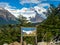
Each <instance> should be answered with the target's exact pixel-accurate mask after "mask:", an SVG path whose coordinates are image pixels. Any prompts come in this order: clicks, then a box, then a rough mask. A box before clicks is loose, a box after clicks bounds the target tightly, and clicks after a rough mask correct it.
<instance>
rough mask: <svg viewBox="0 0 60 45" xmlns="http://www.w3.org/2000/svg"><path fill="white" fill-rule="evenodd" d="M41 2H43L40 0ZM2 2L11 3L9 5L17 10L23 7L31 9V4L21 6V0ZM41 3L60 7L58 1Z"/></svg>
mask: <svg viewBox="0 0 60 45" xmlns="http://www.w3.org/2000/svg"><path fill="white" fill-rule="evenodd" d="M40 1H41V0H40ZM0 2H5V3H9V5H11V6H13V7H16V8H17V9H20V8H23V7H27V8H29V7H30V4H23V5H22V4H21V3H20V2H21V0H0ZM41 3H49V4H54V5H58V4H59V3H60V1H59V0H58V1H57V0H46V1H42V2H41ZM35 5H37V4H35V3H34V4H33V5H32V6H35Z"/></svg>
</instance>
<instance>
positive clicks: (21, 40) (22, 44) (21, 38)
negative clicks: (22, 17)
mask: <svg viewBox="0 0 60 45" xmlns="http://www.w3.org/2000/svg"><path fill="white" fill-rule="evenodd" d="M21 45H23V36H22V29H21Z"/></svg>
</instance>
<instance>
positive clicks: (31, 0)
mask: <svg viewBox="0 0 60 45" xmlns="http://www.w3.org/2000/svg"><path fill="white" fill-rule="evenodd" d="M20 3H21V4H25V3H35V4H37V3H40V0H20Z"/></svg>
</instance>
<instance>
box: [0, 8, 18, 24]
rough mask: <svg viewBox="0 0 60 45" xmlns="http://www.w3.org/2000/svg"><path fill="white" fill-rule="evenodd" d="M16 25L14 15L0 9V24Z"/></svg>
mask: <svg viewBox="0 0 60 45" xmlns="http://www.w3.org/2000/svg"><path fill="white" fill-rule="evenodd" d="M16 23H18V21H17V19H16V18H15V16H14V15H12V14H11V13H10V12H9V11H8V10H5V9H3V8H0V24H16Z"/></svg>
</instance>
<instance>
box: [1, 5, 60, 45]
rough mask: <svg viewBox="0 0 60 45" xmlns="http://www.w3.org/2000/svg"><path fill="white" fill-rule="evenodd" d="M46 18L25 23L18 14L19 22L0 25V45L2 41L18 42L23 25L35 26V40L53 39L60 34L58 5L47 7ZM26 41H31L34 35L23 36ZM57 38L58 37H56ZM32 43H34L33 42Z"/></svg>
mask: <svg viewBox="0 0 60 45" xmlns="http://www.w3.org/2000/svg"><path fill="white" fill-rule="evenodd" d="M47 12H48V14H47V15H46V16H47V19H45V20H44V21H43V22H41V23H38V24H32V23H31V22H29V23H27V21H28V20H26V18H25V17H23V16H19V19H18V20H19V21H20V24H6V25H0V45H3V44H4V43H12V42H15V41H18V42H20V40H21V39H20V37H21V26H23V27H36V28H37V41H38V42H41V41H46V42H50V41H54V39H55V37H59V35H60V5H58V6H54V5H52V4H51V5H50V7H49V8H48V9H47ZM24 39H25V40H26V41H27V43H33V41H34V37H24ZM57 39H58V38H57ZM33 44H34V43H33Z"/></svg>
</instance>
